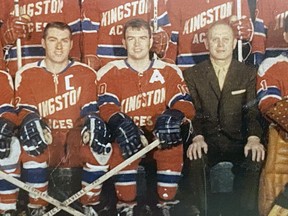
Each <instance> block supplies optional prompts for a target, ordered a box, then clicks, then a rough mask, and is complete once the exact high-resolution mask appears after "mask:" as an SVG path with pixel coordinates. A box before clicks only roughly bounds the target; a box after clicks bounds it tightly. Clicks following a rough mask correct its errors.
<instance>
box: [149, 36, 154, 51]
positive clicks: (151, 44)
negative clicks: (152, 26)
mask: <svg viewBox="0 0 288 216" xmlns="http://www.w3.org/2000/svg"><path fill="white" fill-rule="evenodd" d="M152 46H153V36H151V38H150V47H149V49H151V47H152Z"/></svg>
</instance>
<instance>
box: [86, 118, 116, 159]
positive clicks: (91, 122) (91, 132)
mask: <svg viewBox="0 0 288 216" xmlns="http://www.w3.org/2000/svg"><path fill="white" fill-rule="evenodd" d="M81 136H82V141H83V143H84V144H89V146H91V148H92V149H93V151H94V152H96V153H98V154H107V153H109V152H110V151H111V143H110V142H111V134H110V130H109V128H108V127H107V125H106V123H105V122H104V121H103V120H102V119H101V118H100V117H99V116H98V115H96V114H92V115H88V116H86V117H85V123H84V127H83V129H82V131H81Z"/></svg>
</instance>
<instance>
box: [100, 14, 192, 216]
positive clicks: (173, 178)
mask: <svg viewBox="0 0 288 216" xmlns="http://www.w3.org/2000/svg"><path fill="white" fill-rule="evenodd" d="M151 35H152V33H151V28H150V25H149V23H148V22H146V21H144V20H143V19H131V20H129V21H128V22H126V24H125V25H124V28H123V38H122V42H123V46H124V48H125V49H126V50H127V55H128V57H127V58H126V59H123V60H116V61H111V62H110V63H108V64H106V65H105V66H104V67H102V68H101V69H100V70H99V71H98V73H99V77H98V79H99V82H98V85H99V87H98V98H99V100H98V104H99V110H100V116H101V118H103V119H104V120H105V121H106V122H107V123H108V125H109V128H110V129H111V133H112V137H113V138H114V139H115V140H114V142H113V144H112V145H113V153H112V156H111V161H110V166H111V168H113V167H114V166H116V165H117V164H119V163H121V162H122V161H124V160H125V159H126V158H128V157H130V156H131V155H133V154H135V153H136V152H138V151H139V150H140V149H141V148H142V145H143V144H142V142H141V136H143V135H144V136H145V137H146V138H147V140H148V141H149V142H151V141H153V140H154V139H159V140H160V146H159V148H158V149H156V150H154V151H153V152H152V157H153V159H155V161H156V163H157V174H156V175H157V194H158V197H157V200H158V201H157V202H158V203H157V206H158V208H156V211H159V214H160V215H164V212H166V213H167V212H169V209H170V208H171V207H172V206H174V205H175V204H176V203H177V201H176V200H175V195H176V191H177V185H178V182H179V180H180V176H181V170H182V163H183V145H182V142H183V140H182V137H181V126H182V125H183V124H186V123H188V122H189V120H190V119H192V118H193V117H194V113H195V110H194V107H193V104H192V103H191V97H190V95H189V94H188V91H187V87H186V84H185V82H184V80H183V77H182V73H181V70H180V69H179V68H178V67H177V66H176V65H172V64H168V63H165V62H163V61H161V60H158V59H156V60H150V58H149V50H150V48H151V46H152V43H153V39H152V36H151ZM138 164H139V160H138V161H136V162H133V163H132V164H130V165H129V166H127V167H126V168H125V169H124V170H122V171H121V172H119V174H117V175H116V176H115V187H116V194H117V197H118V203H117V210H118V213H119V214H120V215H132V214H133V210H134V206H135V205H136V200H135V199H136V173H137V167H138ZM151 199H153V198H151ZM167 214H168V213H167Z"/></svg>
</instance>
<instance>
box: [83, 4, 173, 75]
mask: <svg viewBox="0 0 288 216" xmlns="http://www.w3.org/2000/svg"><path fill="white" fill-rule="evenodd" d="M153 2H155V1H150V0H120V1H113V0H106V1H102V0H85V1H84V2H83V4H82V31H83V59H82V61H83V62H85V63H87V64H88V65H89V66H91V67H92V68H94V69H95V70H98V69H99V68H100V67H101V66H104V65H105V64H106V63H108V62H110V61H112V60H116V59H124V58H126V57H127V52H126V50H125V48H124V47H123V45H122V41H121V40H122V33H123V25H124V24H125V22H127V21H128V20H129V19H131V18H142V19H144V20H146V21H147V22H149V23H150V24H151V27H153V30H154V31H153V32H154V33H153V37H154V44H153V47H151V49H152V50H153V51H154V52H155V53H157V55H158V56H159V57H160V58H162V57H164V58H165V52H166V49H167V48H168V42H169V36H168V34H167V33H166V32H165V31H164V29H165V28H167V27H168V26H170V22H169V19H168V14H167V10H166V4H165V1H164V0H158V1H156V2H157V5H156V6H157V7H156V8H155V5H154V3H153ZM155 10H157V12H156V13H154V12H155ZM154 28H155V29H154ZM156 32H157V33H156Z"/></svg>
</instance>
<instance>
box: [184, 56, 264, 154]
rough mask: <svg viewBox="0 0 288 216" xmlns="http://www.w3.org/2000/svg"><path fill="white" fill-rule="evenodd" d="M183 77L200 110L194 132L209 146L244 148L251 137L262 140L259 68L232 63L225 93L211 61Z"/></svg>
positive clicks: (197, 109) (197, 113) (188, 71)
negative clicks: (200, 135)
mask: <svg viewBox="0 0 288 216" xmlns="http://www.w3.org/2000/svg"><path fill="white" fill-rule="evenodd" d="M183 74H184V79H185V81H186V83H187V85H188V88H189V91H190V94H191V96H192V100H193V103H194V106H195V108H196V117H195V118H194V120H193V127H194V130H195V132H196V134H202V135H203V136H204V137H205V140H206V142H207V144H208V146H210V145H218V146H223V147H224V146H226V147H227V146H228V147H229V146H231V145H234V144H239V145H242V147H243V146H244V145H245V144H246V143H247V138H248V136H250V135H255V136H258V137H259V138H260V137H261V133H262V129H261V126H260V124H259V121H258V120H259V119H258V118H259V111H258V107H257V101H256V69H255V68H252V67H249V66H247V65H245V64H244V63H240V62H238V61H236V60H232V62H231V64H230V67H229V70H228V73H227V75H226V79H225V83H224V86H223V89H222V92H221V91H220V87H219V84H218V79H217V77H216V74H215V72H214V68H213V66H212V63H211V61H210V60H206V61H204V62H201V63H199V64H197V65H195V66H194V67H192V68H189V69H187V70H185V71H184V72H183ZM234 146H235V145H234ZM224 149H225V148H224ZM242 150H243V149H242ZM208 152H209V151H208Z"/></svg>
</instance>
